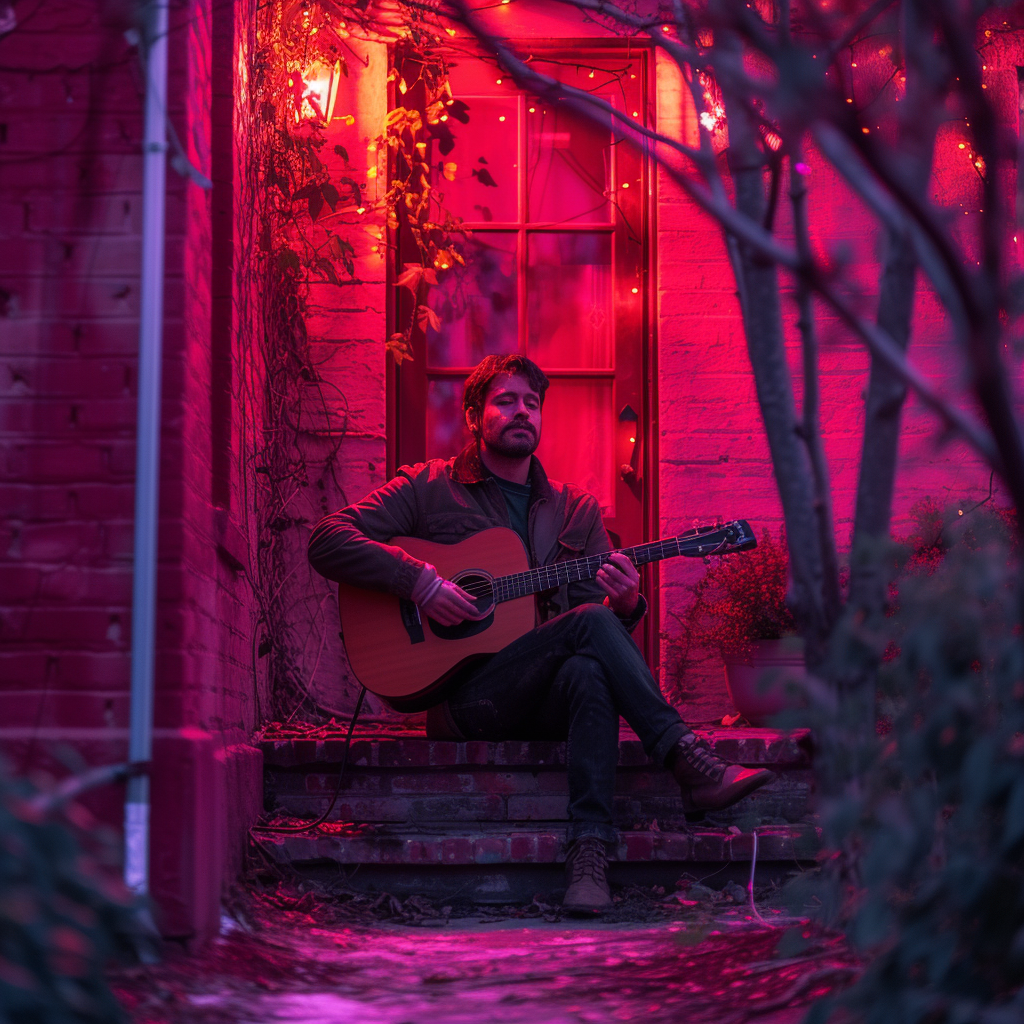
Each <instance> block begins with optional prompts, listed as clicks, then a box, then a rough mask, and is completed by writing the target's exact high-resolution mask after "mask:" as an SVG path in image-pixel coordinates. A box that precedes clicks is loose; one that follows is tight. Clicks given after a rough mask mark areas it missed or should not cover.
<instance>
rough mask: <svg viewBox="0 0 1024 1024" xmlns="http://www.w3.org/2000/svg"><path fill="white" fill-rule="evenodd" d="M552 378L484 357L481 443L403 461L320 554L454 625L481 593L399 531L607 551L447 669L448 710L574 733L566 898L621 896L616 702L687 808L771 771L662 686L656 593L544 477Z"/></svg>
mask: <svg viewBox="0 0 1024 1024" xmlns="http://www.w3.org/2000/svg"><path fill="white" fill-rule="evenodd" d="M547 387H548V380H547V377H546V376H545V375H544V373H543V371H542V370H541V369H540V367H538V366H537V364H536V363H534V362H533V361H532V360H530V359H528V358H526V357H525V356H520V355H507V356H487V357H486V358H485V359H484V360H483V361H482V362H481V363H480V365H479V366H477V367H476V369H475V370H474V371H473V372H472V374H471V375H470V377H469V379H468V380H467V381H466V387H465V393H464V397H463V408H464V410H465V416H466V424H467V426H468V427H469V430H470V431H471V433H472V435H473V438H474V441H473V442H472V443H471V444H470V445H468V446H467V447H466V448H465V449H464V450H463V451H462V452H461V453H460V454H459V455H458V456H457V457H456V458H454V459H451V460H449V461H447V462H445V461H442V460H439V459H434V460H431V461H429V462H426V463H422V464H420V465H417V466H411V467H410V466H403V467H402V468H401V469H399V471H398V474H397V475H396V476H395V478H394V479H393V480H391V481H389V482H388V483H387V484H385V485H384V486H383V487H381V488H379V489H378V490H376V491H374V492H373V493H372V494H370V495H369V496H367V497H366V498H364V499H363V500H362V501H360V502H358V503H356V504H355V505H351V506H349V507H348V508H345V509H342V510H341V511H339V512H335V513H333V514H331V515H329V516H327V517H325V518H324V519H323V520H321V521H320V523H319V524H318V525H317V527H316V529H314V531H313V533H312V536H311V537H310V543H309V559H310V562H311V563H312V565H313V567H314V568H315V569H316V570H317V571H318V572H319V573H321V574H322V575H323V576H325V577H327V578H328V579H330V580H336V581H339V582H342V583H346V584H350V585H353V586H357V587H363V588H367V589H370V590H378V591H387V592H388V593H390V594H393V595H395V596H397V597H398V598H401V599H403V600H405V601H407V602H409V601H411V602H412V603H414V604H415V606H416V607H417V608H418V610H419V614H420V616H422V617H423V619H425V620H427V621H430V620H433V622H434V623H437V624H439V625H440V627H448V626H452V627H454V626H456V625H457V624H459V623H464V622H467V621H469V620H476V619H479V618H481V615H482V613H481V612H480V611H479V610H478V604H475V603H474V598H473V595H471V594H469V593H467V592H466V591H465V590H463V589H462V588H461V587H459V586H458V585H457V584H455V583H453V582H451V581H450V580H446V579H444V578H442V577H441V576H440V575H439V574H438V573H437V571H436V570H435V569H434V566H433V565H430V564H428V563H426V562H423V561H421V560H419V559H417V558H414V557H413V556H412V555H410V554H409V553H408V552H406V551H405V550H403V549H402V548H400V547H397V546H396V545H393V544H390V543H389V541H391V540H392V538H395V537H399V536H406V537H420V538H424V539H427V540H432V541H440V542H441V543H445V544H453V543H457V542H459V541H462V540H463V539H464V538H465V537H466V536H467V535H471V534H475V533H477V532H479V531H481V530H485V529H488V528H491V527H495V526H504V527H511V528H512V529H513V530H515V531H516V533H518V534H519V536H520V538H521V539H522V541H523V544H524V546H525V548H526V550H527V552H528V554H529V559H530V564H531V565H533V566H543V565H548V564H550V563H554V562H558V561H563V560H565V559H567V558H576V557H579V556H587V555H598V554H601V553H604V552H610V553H609V554H608V557H607V560H606V561H604V563H603V565H602V567H601V568H600V570H599V571H598V572H597V574H596V576H595V577H594V578H593V579H584V580H580V581H578V582H570V583H568V584H566V585H563V586H561V587H558V588H557V589H554V590H551V591H548V592H546V593H544V594H541V595H539V598H540V599H539V600H538V603H537V621H538V625H537V626H536V627H535V628H534V629H532V630H530V631H529V632H527V633H525V635H522V636H520V637H519V638H518V639H516V640H514V641H512V642H511V643H509V644H508V645H507V646H505V647H504V648H502V649H501V650H500V651H498V653H496V654H494V655H491V656H489V657H486V658H479V659H476V660H475V661H474V662H473V663H472V664H469V665H466V666H463V667H461V668H459V669H458V670H457V671H456V672H455V674H454V675H453V676H452V677H451V678H449V679H447V681H446V685H445V688H444V690H443V691H435V693H434V694H433V695H432V696H431V698H430V703H432V704H435V705H436V703H437V697H438V696H444V698H445V700H444V701H443V703H442V704H440V705H439V706H438V708H437V710H436V711H435V712H433V713H434V714H440V715H441V716H442V718H443V722H444V724H445V727H446V729H447V732H448V735H450V736H451V738H455V739H473V740H478V739H483V740H501V739H565V740H567V748H566V761H567V771H568V781H569V808H568V811H569V826H568V830H567V835H566V843H567V855H566V869H567V881H568V888H567V890H566V894H565V900H564V904H563V905H564V908H565V909H566V910H567V911H569V912H575V913H583V914H588V913H600V912H602V911H603V910H605V909H607V908H608V907H610V906H611V902H612V901H611V895H610V892H609V888H608V882H607V878H606V870H607V863H608V853H609V849H614V847H615V845H616V844H617V842H618V834H617V832H616V830H615V827H614V826H613V824H612V792H613V788H614V782H615V768H616V765H617V763H618V749H619V748H618V740H619V716H620V715H621V716H622V718H624V719H625V720H626V722H627V723H628V724H629V726H630V727H631V728H632V729H633V731H634V732H635V733H636V734H637V736H638V737H639V738H640V740H641V742H642V743H643V746H644V750H645V751H646V752H647V754H648V755H649V756H650V757H651V758H652V759H653V760H654V761H655V762H656V763H658V764H661V765H664V766H665V767H666V768H667V769H668V770H669V771H671V772H672V774H673V775H674V776H675V778H676V780H677V782H678V783H679V786H680V789H681V792H682V798H683V806H684V808H685V809H686V810H687V811H690V812H703V811H708V810H717V809H721V808H723V807H727V806H729V805H730V804H733V803H735V802H736V801H737V800H739V799H741V798H742V797H744V796H747V795H748V794H749V793H752V792H753V791H754V790H755V789H758V788H759V787H761V786H763V785H765V784H766V783H768V782H770V781H771V780H772V779H773V778H774V775H773V773H772V772H770V771H767V770H764V769H749V768H744V767H742V766H740V765H733V764H728V763H726V762H724V761H722V760H721V759H720V758H718V757H717V756H715V754H714V753H713V752H712V751H711V750H710V748H709V747H708V746H707V744H706V743H704V742H703V741H702V740H700V739H698V738H697V736H696V735H695V734H694V733H693V731H692V730H691V729H690V728H689V727H688V726H687V725H686V724H685V723H684V722H683V720H682V719H681V718H680V716H679V713H678V712H677V711H676V710H675V708H673V707H672V706H671V705H670V704H669V703H668V702H667V701H666V700H665V698H664V697H663V696H662V694H661V691H660V689H659V687H658V684H657V682H656V681H655V680H654V677H653V676H652V675H651V673H650V671H649V670H648V668H647V665H646V663H645V662H644V659H643V657H642V655H641V653H640V650H639V648H638V647H637V646H636V644H635V643H634V642H633V640H632V638H631V637H630V635H629V634H630V631H631V630H632V629H634V628H635V626H636V625H637V623H638V622H639V621H640V619H641V618H642V617H643V615H644V613H645V611H646V609H647V603H646V601H645V600H644V598H643V596H642V595H641V594H640V577H639V575H638V573H637V570H636V568H635V566H634V565H633V563H632V562H631V561H630V560H629V558H628V557H627V556H626V555H625V554H623V553H621V552H611V543H610V541H609V538H608V534H607V531H606V530H605V528H604V524H603V523H602V521H601V514H600V509H599V507H598V504H597V501H596V499H595V498H594V497H593V496H592V495H590V494H588V493H586V492H585V491H582V490H581V489H579V488H578V487H575V486H574V485H572V484H562V483H556V482H554V481H551V480H549V479H548V478H547V476H546V474H545V473H544V470H543V468H542V466H541V464H540V462H539V460H538V459H537V458H536V457H535V456H534V454H533V453H534V451H535V450H536V448H537V445H538V443H539V441H540V435H541V408H542V406H543V404H544V393H545V391H546V390H547Z"/></svg>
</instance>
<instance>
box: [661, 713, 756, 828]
mask: <svg viewBox="0 0 1024 1024" xmlns="http://www.w3.org/2000/svg"><path fill="white" fill-rule="evenodd" d="M669 765H670V770H671V772H672V774H673V775H674V776H675V780H676V782H678V783H679V790H680V792H681V793H682V796H683V810H685V811H687V812H688V813H693V812H694V811H697V812H703V811H720V810H722V808H723V807H729V806H731V805H732V804H734V803H736V801H737V800H742V799H743V797H745V796H749V794H751V793H753V792H754V790H755V789H760V788H761V787H762V786H765V785H767V784H768V783H769V782H773V781H774V780H775V773H774V772H770V771H768V769H767V768H744V767H743V766H742V765H739V764H729V763H728V762H727V761H723V760H722V759H721V758H720V757H718V756H716V755H715V754H714V753H713V752H712V750H711V748H710V747H709V746H708V745H707V743H705V742H704V741H703V740H701V739H698V738H697V737H696V736H695V735H694V734H693V733H692V732H691V733H689V734H687V735H686V736H684V737H683V738H682V739H681V740H680V741H679V742H678V743H677V744H676V745H675V747H674V748H673V750H672V753H671V754H670V755H669Z"/></svg>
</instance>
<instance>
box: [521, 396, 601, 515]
mask: <svg viewBox="0 0 1024 1024" xmlns="http://www.w3.org/2000/svg"><path fill="white" fill-rule="evenodd" d="M615 424H616V419H615V414H614V411H613V406H612V382H611V381H610V380H597V381H590V380H575V381H571V380H558V379H556V380H553V381H552V382H551V387H550V388H549V389H548V393H547V395H546V396H545V399H544V413H543V418H542V425H541V441H540V447H539V448H538V449H537V455H538V456H539V457H540V460H541V462H543V463H544V469H545V470H546V471H547V473H548V475H549V476H550V477H552V478H553V479H555V480H562V481H564V482H567V483H573V484H576V485H577V486H579V487H582V488H583V489H584V490H587V491H590V493H591V494H593V495H594V497H595V498H597V500H598V503H599V504H600V506H601V511H602V514H604V515H605V516H609V517H614V515H615V466H614V451H615Z"/></svg>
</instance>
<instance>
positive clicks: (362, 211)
mask: <svg viewBox="0 0 1024 1024" xmlns="http://www.w3.org/2000/svg"><path fill="white" fill-rule="evenodd" d="M356 213H366V207H365V206H360V207H358V208H357V209H356Z"/></svg>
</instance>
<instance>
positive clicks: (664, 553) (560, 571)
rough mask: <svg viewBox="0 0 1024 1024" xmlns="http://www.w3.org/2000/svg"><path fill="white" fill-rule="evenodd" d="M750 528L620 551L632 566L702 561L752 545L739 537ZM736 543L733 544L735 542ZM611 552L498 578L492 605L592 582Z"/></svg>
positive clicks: (699, 534)
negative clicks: (663, 561)
mask: <svg viewBox="0 0 1024 1024" xmlns="http://www.w3.org/2000/svg"><path fill="white" fill-rule="evenodd" d="M734 527H740V529H739V537H733V536H729V535H728V534H729V532H730V531H731V530H733V529H734ZM749 530H750V528H749V526H747V524H746V523H736V524H731V525H730V527H726V528H724V529H718V530H713V531H709V530H697V531H692V532H690V533H684V534H680V535H679V536H677V537H667V538H665V539H664V540H656V541H652V542H651V543H649V544H637V545H636V546H635V547H632V548H620V549H619V551H620V552H621V553H622V554H624V555H625V556H626V557H627V558H628V559H629V560H630V561H631V562H632V563H633V564H634V565H636V566H641V565H647V564H648V563H649V562H659V561H661V559H663V558H675V557H677V556H679V555H688V556H691V557H703V556H704V555H710V554H716V553H719V552H721V551H722V550H723V549H727V550H729V551H739V550H744V549H745V548H747V547H752V546H754V544H755V543H756V541H753V534H752V533H750V535H749V541H748V540H747V539H746V537H744V536H743V534H744V533H745V531H749ZM737 540H739V543H738V544H737V543H736V541H737ZM612 553H613V552H611V551H604V552H602V553H601V554H599V555H590V556H588V557H587V558H575V559H572V560H571V561H568V562H555V563H554V564H553V565H542V566H540V567H539V568H537V569H529V570H527V571H526V572H518V573H514V574H512V575H510V576H499V577H498V578H497V579H495V580H494V598H495V601H496V602H499V603H500V602H502V601H512V600H514V599H515V598H517V597H526V596H527V595H528V594H536V593H539V592H540V591H542V590H553V589H554V588H555V587H561V586H565V585H566V584H568V583H579V582H580V581H582V580H592V579H593V578H594V577H595V576H596V575H597V571H598V570H599V569H600V568H601V566H602V565H604V563H605V562H607V561H608V556H609V555H610V554H612Z"/></svg>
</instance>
